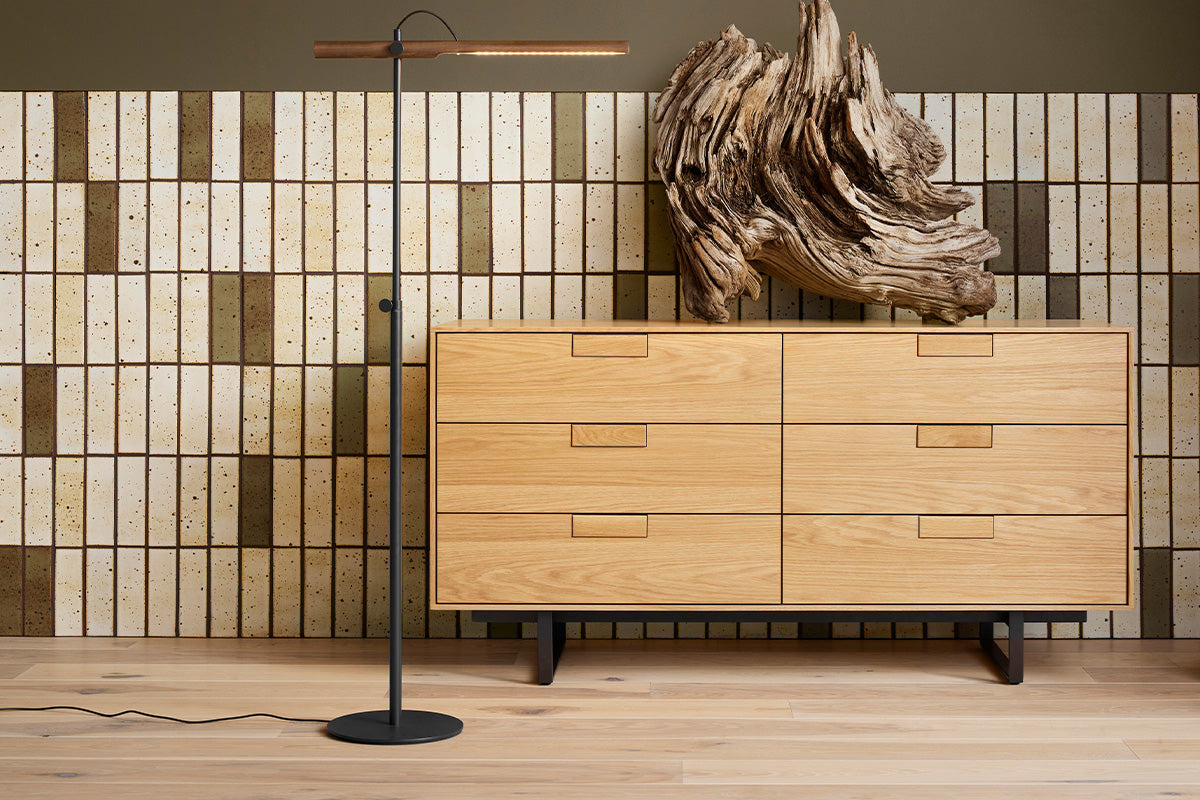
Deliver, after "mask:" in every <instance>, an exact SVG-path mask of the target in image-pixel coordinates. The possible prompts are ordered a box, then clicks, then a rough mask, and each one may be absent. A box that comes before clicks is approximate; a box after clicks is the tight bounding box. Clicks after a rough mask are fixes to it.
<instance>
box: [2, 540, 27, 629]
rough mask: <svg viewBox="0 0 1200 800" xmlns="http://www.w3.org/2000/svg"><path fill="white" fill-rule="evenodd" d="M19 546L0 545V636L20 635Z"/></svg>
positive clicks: (20, 587)
mask: <svg viewBox="0 0 1200 800" xmlns="http://www.w3.org/2000/svg"><path fill="white" fill-rule="evenodd" d="M21 584H22V580H21V548H20V547H17V546H6V547H0V636H20V635H21V589H22V585H21Z"/></svg>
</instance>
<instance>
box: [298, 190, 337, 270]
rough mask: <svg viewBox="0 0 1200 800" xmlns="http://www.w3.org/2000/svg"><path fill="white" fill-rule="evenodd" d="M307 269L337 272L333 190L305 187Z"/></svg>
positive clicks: (305, 254) (305, 250)
mask: <svg viewBox="0 0 1200 800" xmlns="http://www.w3.org/2000/svg"><path fill="white" fill-rule="evenodd" d="M304 269H305V271H306V272H330V271H332V269H334V186H332V185H331V184H305V186H304Z"/></svg>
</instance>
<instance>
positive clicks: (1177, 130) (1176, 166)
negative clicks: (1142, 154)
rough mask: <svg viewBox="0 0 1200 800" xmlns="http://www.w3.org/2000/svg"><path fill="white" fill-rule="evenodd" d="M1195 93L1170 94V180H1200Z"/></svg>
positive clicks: (1199, 145)
mask: <svg viewBox="0 0 1200 800" xmlns="http://www.w3.org/2000/svg"><path fill="white" fill-rule="evenodd" d="M1198 148H1200V143H1198V141H1197V109H1196V95H1194V94H1173V95H1171V180H1173V181H1196V180H1200V153H1198V152H1197V150H1198Z"/></svg>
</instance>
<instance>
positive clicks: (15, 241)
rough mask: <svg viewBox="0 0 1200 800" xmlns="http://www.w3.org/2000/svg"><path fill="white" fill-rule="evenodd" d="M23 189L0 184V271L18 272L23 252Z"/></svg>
mask: <svg viewBox="0 0 1200 800" xmlns="http://www.w3.org/2000/svg"><path fill="white" fill-rule="evenodd" d="M24 228H25V200H24V187H22V185H21V184H19V183H0V269H4V270H8V271H19V270H20V268H21V262H22V261H23V257H24V251H25V242H24V235H25V231H24Z"/></svg>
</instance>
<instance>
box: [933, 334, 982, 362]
mask: <svg viewBox="0 0 1200 800" xmlns="http://www.w3.org/2000/svg"><path fill="white" fill-rule="evenodd" d="M917 355H918V356H985V357H988V358H990V357H991V355H992V335H991V334H990V333H918V334H917Z"/></svg>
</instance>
